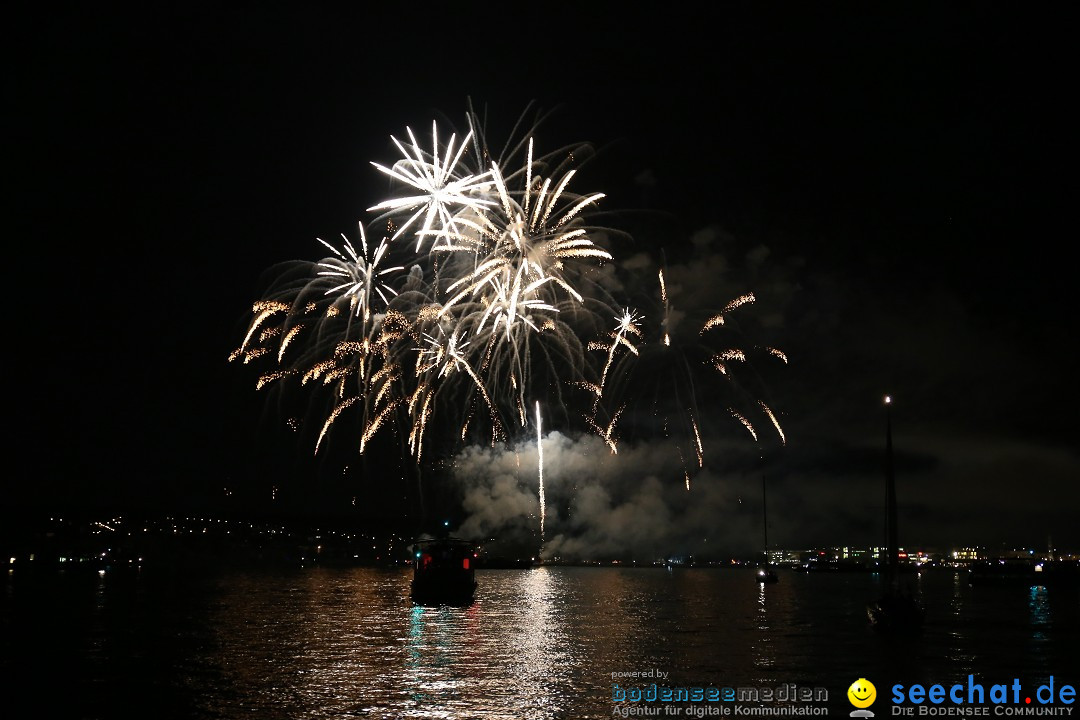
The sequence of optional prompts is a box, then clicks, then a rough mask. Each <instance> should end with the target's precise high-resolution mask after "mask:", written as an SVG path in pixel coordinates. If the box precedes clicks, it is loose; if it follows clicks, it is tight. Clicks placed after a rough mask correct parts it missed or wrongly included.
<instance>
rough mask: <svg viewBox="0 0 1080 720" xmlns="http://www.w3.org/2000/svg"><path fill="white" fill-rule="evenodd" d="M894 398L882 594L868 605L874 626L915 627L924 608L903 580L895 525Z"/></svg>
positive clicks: (888, 418) (888, 419)
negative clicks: (901, 579) (901, 581)
mask: <svg viewBox="0 0 1080 720" xmlns="http://www.w3.org/2000/svg"><path fill="white" fill-rule="evenodd" d="M891 404H892V398H890V397H886V398H885V538H886V541H885V565H884V567H883V569H882V573H881V580H882V583H881V584H882V592H881V597H879V598H877V599H876V600H872V601H871V602H869V603H868V604H867V606H866V615H867V617H868V618H869V619H870V624H871V625H873V626H874V628H875V629H877V630H881V631H885V632H903V631H912V630H916V629H918V628H921V627H922V624H923V617H924V615H925V612H924V610H923V607H922V605H920V604H919V602H918V600H916V599H915V596H914V595H913V594H912V593H911V592H909V591H908V590H907V589H906V588H905V587H902V586H901V584H900V540H899V533H898V532H897V527H896V477H895V474H894V472H893V447H892V414H891V413H890V412H889V408H890V406H891Z"/></svg>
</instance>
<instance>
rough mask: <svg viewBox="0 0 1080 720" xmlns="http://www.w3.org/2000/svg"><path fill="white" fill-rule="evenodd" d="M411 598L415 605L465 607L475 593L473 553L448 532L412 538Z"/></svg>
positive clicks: (472, 599) (468, 545) (467, 545)
mask: <svg viewBox="0 0 1080 720" xmlns="http://www.w3.org/2000/svg"><path fill="white" fill-rule="evenodd" d="M412 550H413V560H412V562H413V577H412V583H411V586H410V589H411V596H412V601H413V602H414V603H416V604H417V605H450V606H455V607H466V606H468V605H471V604H472V603H473V601H474V600H475V596H476V573H475V563H476V553H475V552H474V551H473V547H472V545H471V544H470V543H468V542H466V541H465V540H462V539H460V538H457V537H454V536H452V535H450V534H449V533H443V534H440V535H439V536H438V537H432V536H430V535H424V536H421V537H419V538H417V539H416V540H415V541H414V542H413V546H412Z"/></svg>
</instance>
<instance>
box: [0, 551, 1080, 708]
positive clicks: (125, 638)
mask: <svg viewBox="0 0 1080 720" xmlns="http://www.w3.org/2000/svg"><path fill="white" fill-rule="evenodd" d="M477 579H478V581H479V583H480V587H479V590H478V594H477V601H476V603H475V604H474V605H473V606H471V607H469V608H464V609H460V608H421V607H414V606H412V605H411V603H410V602H409V600H408V584H409V573H408V572H407V571H405V570H381V569H370V568H349V569H329V568H308V569H300V570H289V571H284V570H258V571H237V570H229V571H222V570H216V571H212V572H211V571H205V572H192V571H187V572H179V571H163V570H160V569H159V570H149V569H144V570H141V571H134V570H132V571H125V572H115V573H113V572H110V573H106V574H104V575H98V574H96V573H70V572H69V573H59V572H54V573H45V574H38V575H34V576H25V575H20V574H18V573H16V572H9V573H8V575H7V579H6V584H5V588H4V591H3V606H2V609H3V612H2V622H3V625H2V630H3V667H2V675H3V685H4V686H5V690H4V699H5V701H6V704H8V706H9V707H19V706H20V705H22V706H23V707H25V708H27V710H28V712H27V714H26V715H25V716H26V717H56V718H114V717H146V718H227V719H230V720H232V719H234V718H259V719H260V720H262V719H268V718H270V719H273V718H338V717H425V718H429V717H430V718H584V717H597V718H599V717H611V716H612V713H613V709H614V708H615V707H616V704H615V703H613V701H612V692H613V690H612V685H613V683H615V682H618V683H619V684H620V687H625V686H626V685H627V684H631V685H642V686H646V687H647V685H648V683H649V682H652V681H650V680H645V679H642V680H632V679H631V680H626V679H621V678H620V679H616V680H613V678H612V673H617V672H618V673H622V672H633V671H648V670H659V671H662V672H665V673H670V675H669V677H668V678H667V679H666V680H663V681H661V684H667V685H669V686H710V685H711V686H717V687H743V686H773V687H774V686H779V685H781V684H786V683H795V684H797V685H798V686H800V687H810V688H813V687H824V688H826V689H827V690H828V693H829V703H828V706H829V708H830V715H831V716H834V717H837V716H843V717H846V716H847V715H848V713H849V711H850V710H852V707H851V705H850V704H849V703H848V702H847V699H846V695H845V693H846V691H847V688H848V686H849V685H850V684H851V683H852V682H853V681H854V680H856V679H858V678H860V677H865V678H868V679H870V680H871V681H872V682H873V683H874V684H875V685H876V686H877V689H878V694H879V697H880V698H882V699H881V700H879V701H878V704H877V705H876V706H875V708H874V709H876V710H879V712H878V716H879V717H884V716H887V715H888V706H887V705H886V704H885V702H886V700H885V698H887V697H888V695H889V688H890V687H891V686H892V685H893V684H894V683H898V682H902V683H905V684H910V683H915V682H918V683H923V684H926V685H930V684H934V683H941V684H944V685H946V686H948V685H950V684H952V683H956V682H961V683H965V682H967V676H968V675H969V674H973V675H975V678H976V680H980V681H982V682H985V683H986V684H987V685H989V684H992V683H1006V684H1007V683H1011V682H1012V679H1013V678H1014V677H1015V678H1019V679H1020V681H1021V682H1022V683H1023V684H1024V686H1025V687H1026V688H1034V687H1036V686H1037V685H1038V684H1041V683H1044V682H1046V681H1047V680H1048V678H1049V677H1050V676H1051V675H1053V676H1055V680H1056V682H1057V683H1058V685H1059V686H1060V684H1061V683H1063V682H1069V683H1072V684H1073V685H1077V684H1080V682H1078V681H1080V674H1078V669H1080V598H1078V595H1077V591H1076V590H1075V589H1071V590H1070V589H1066V588H1060V589H1059V588H1049V589H1047V588H1041V587H1036V588H1028V587H1020V586H1014V587H971V586H969V585H968V584H967V580H966V575H965V574H963V573H956V572H953V571H947V570H935V571H931V572H929V573H926V574H924V575H922V576H921V577H920V579H919V580H918V589H919V592H920V593H921V596H922V599H923V601H924V603H925V604H926V606H927V608H928V616H927V624H926V627H925V628H924V629H923V631H922V632H921V633H919V634H915V635H910V636H906V637H900V638H888V637H881V636H879V635H878V634H876V633H875V632H874V631H873V630H872V629H871V628H870V627H869V626H868V624H867V622H866V616H865V611H864V607H865V603H866V601H867V600H869V599H871V598H872V597H874V595H875V592H876V589H877V577H876V576H874V575H869V574H818V573H810V574H803V573H794V572H788V571H782V572H781V579H780V582H779V583H778V584H776V585H770V586H767V587H764V588H762V587H761V586H759V585H757V584H756V583H755V582H754V579H753V575H752V573H751V571H750V570H746V569H712V568H708V569H707V568H676V569H670V570H669V569H664V568H616V567H602V568H600V567H580V568H578V567H540V568H535V569H531V570H486V571H478V572H477ZM6 714H7V716H8V717H13V715H11V714H10V713H6ZM1076 714H1077V716H1078V717H1080V712H1077V713H1076Z"/></svg>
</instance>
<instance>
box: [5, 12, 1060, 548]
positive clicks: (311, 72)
mask: <svg viewBox="0 0 1080 720" xmlns="http://www.w3.org/2000/svg"><path fill="white" fill-rule="evenodd" d="M364 5H365V6H366V5H368V4H364ZM758 5H759V4H743V5H734V6H732V5H727V6H720V7H717V8H712V9H710V10H707V11H706V10H691V9H687V10H682V11H679V12H677V13H676V12H673V13H671V14H670V15H664V16H654V15H633V14H631V13H630V12H629V11H628V10H627V9H626V8H627V7H629V6H626V5H619V4H612V5H610V6H590V5H581V4H576V5H575V4H571V5H566V6H558V7H548V6H544V9H543V10H541V9H539V8H537V9H535V10H521V11H508V10H507V9H506V8H507V7H508V6H507V5H506V4H503V5H498V6H493V5H490V4H489V5H476V6H472V7H468V8H462V9H459V7H458V6H456V5H448V6H445V9H440V10H438V11H435V12H431V13H429V12H427V11H424V12H420V11H416V14H410V9H409V8H408V7H407V6H404V5H394V4H388V5H385V6H382V7H364V9H363V10H359V9H358V10H356V11H353V12H348V13H344V14H342V13H340V12H337V11H330V10H327V9H325V8H320V7H314V8H307V7H305V8H299V7H294V8H292V9H280V8H279V9H255V6H251V7H250V8H245V9H235V10H222V9H215V10H213V11H198V10H191V9H183V10H181V9H172V10H167V11H166V10H160V9H157V10H143V11H141V12H139V13H130V14H129V13H118V12H109V11H102V10H98V9H96V7H97V6H95V9H79V10H73V9H70V8H69V9H66V10H63V11H59V10H54V11H51V12H49V13H42V14H39V15H34V16H29V15H23V16H22V17H17V18H16V20H15V21H14V22H12V23H11V24H10V25H9V33H10V34H12V35H15V36H16V37H15V43H14V46H13V53H12V57H11V60H10V61H9V67H10V68H11V69H10V70H9V74H8V83H7V88H8V107H9V113H8V114H9V118H10V122H11V123H12V125H11V126H10V129H9V134H8V137H9V148H11V149H12V150H13V151H14V159H15V162H14V164H13V165H11V164H9V168H10V169H11V172H9V176H10V177H9V182H8V185H9V188H11V189H10V190H9V198H10V201H11V207H12V208H13V209H14V210H15V213H16V219H17V223H16V225H15V228H16V230H15V231H14V232H11V231H9V235H8V247H9V248H11V249H13V250H14V251H15V260H14V262H12V263H9V265H8V268H9V270H10V271H12V275H13V277H12V278H11V280H13V283H12V282H11V281H9V283H10V284H9V286H13V287H14V288H15V289H16V292H15V293H12V294H9V297H8V307H9V312H12V313H13V314H14V315H15V317H16V318H17V321H16V328H17V329H16V334H15V336H14V337H12V336H11V335H10V334H9V336H8V337H9V341H8V344H7V355H8V358H9V360H8V367H9V388H10V391H9V392H10V394H11V396H12V397H13V398H15V399H14V401H13V402H12V403H11V404H9V408H10V409H9V415H8V423H7V427H8V433H9V438H10V439H11V443H12V444H11V446H10V452H9V462H8V471H7V472H6V473H5V476H6V480H5V484H6V488H5V493H4V503H3V504H4V506H5V510H6V511H8V512H11V513H16V514H22V513H26V512H30V511H34V512H37V511H52V510H53V509H57V510H61V509H63V510H71V509H84V510H98V509H100V510H103V511H104V510H110V511H111V510H117V511H151V512H187V511H199V510H203V509H207V510H216V511H222V512H225V511H228V512H243V511H244V510H245V509H247V510H251V511H253V512H254V511H256V510H257V511H259V512H264V511H268V509H273V503H271V502H268V499H269V497H270V496H271V492H272V491H271V488H273V487H274V486H278V488H279V493H280V496H281V498H282V500H279V501H277V502H279V504H280V503H281V502H284V503H286V504H287V506H288V510H289V511H290V512H307V511H310V512H312V513H318V512H323V513H325V512H342V513H344V514H346V515H347V516H349V517H353V518H354V519H355V520H356V521H357V522H365V521H368V520H370V519H373V518H382V519H385V518H387V517H392V516H395V515H396V514H397V513H399V512H400V508H401V505H402V503H403V502H404V501H403V495H404V493H403V490H402V487H401V486H402V480H401V478H400V475H397V476H395V475H394V473H393V472H392V471H389V470H384V467H386V466H384V465H383V463H382V462H381V461H379V460H378V459H370V460H369V461H368V464H366V465H365V464H363V463H361V462H360V461H359V460H355V461H348V464H349V470H343V467H342V462H345V461H342V460H341V459H340V458H331V459H317V458H313V457H312V453H311V447H310V446H308V445H302V444H300V443H298V442H297V439H296V438H295V437H294V436H293V435H292V434H290V433H289V432H288V430H287V428H286V427H285V425H284V423H283V418H282V417H280V416H279V415H278V414H276V413H275V412H274V411H273V408H270V407H268V406H267V405H266V403H265V398H264V396H262V395H260V394H258V393H256V391H255V389H254V380H255V376H254V375H253V374H252V373H250V372H246V371H245V370H244V369H243V368H240V367H238V366H237V365H235V364H230V363H228V362H227V361H226V360H227V357H228V355H229V353H230V352H231V351H232V350H233V349H234V348H235V347H237V345H238V344H239V342H240V341H241V339H242V337H243V332H244V330H245V328H246V323H247V320H248V312H249V309H250V306H251V303H252V301H253V300H255V299H257V298H258V297H259V296H260V294H261V292H262V291H263V289H264V288H265V283H266V276H265V275H264V273H265V271H267V270H268V269H269V268H271V267H272V266H273V265H274V264H275V263H278V262H282V261H288V260H294V259H308V260H316V259H318V258H320V257H322V256H323V254H324V253H323V252H322V250H323V249H322V247H321V246H320V245H318V243H317V242H316V238H317V237H321V238H324V239H333V238H337V237H339V235H340V234H341V233H346V234H348V235H350V236H351V237H355V234H356V226H357V222H358V221H359V220H361V219H365V220H367V219H370V217H371V216H370V214H367V213H365V209H366V208H367V207H370V206H371V205H374V204H375V203H376V202H377V201H379V200H382V199H384V198H385V194H386V192H387V183H386V180H385V179H384V178H382V177H381V176H380V175H379V174H378V173H377V171H376V170H375V169H374V168H373V167H372V166H371V164H370V163H371V162H372V161H376V162H380V163H383V164H389V163H392V162H393V161H394V160H395V159H397V151H396V150H395V148H394V147H393V145H392V144H391V141H390V136H391V135H395V136H398V137H401V136H402V134H403V133H404V129H405V127H406V126H409V127H412V128H414V129H416V130H417V131H418V132H420V131H422V130H425V129H427V128H430V125H431V122H432V120H439V121H440V122H444V121H445V122H447V123H454V124H457V125H460V124H462V122H463V120H464V116H465V111H466V107H467V102H468V101H469V100H470V99H471V100H472V102H473V103H474V104H475V105H476V106H477V107H478V108H486V111H487V113H488V116H489V119H490V122H491V127H492V128H493V130H492V131H491V132H492V134H495V135H497V134H499V129H505V132H507V133H508V132H509V130H510V129H511V127H512V126H513V123H514V122H515V121H516V120H517V119H518V117H519V116H520V115H521V113H522V112H524V111H525V110H526V109H527V108H528V107H530V106H529V103H535V105H534V106H533V108H534V109H536V108H539V109H541V110H544V111H547V110H551V111H553V113H552V115H551V118H550V120H549V121H547V122H545V123H544V124H543V125H541V129H540V130H539V131H538V133H537V142H538V143H544V144H546V145H547V146H548V147H555V146H560V145H563V144H566V143H571V142H578V141H588V142H591V143H593V145H594V146H595V148H596V151H597V153H596V157H595V159H594V160H592V161H591V163H590V164H589V166H588V167H587V168H586V169H584V170H583V171H582V173H581V175H582V177H581V184H580V186H579V188H578V189H579V190H581V191H585V190H587V191H590V192H591V191H594V190H597V191H601V192H605V193H606V194H607V197H606V198H605V199H604V201H603V203H602V208H603V210H604V211H605V216H604V222H605V223H607V224H611V225H613V226H616V227H620V228H621V229H624V230H626V231H628V232H630V233H631V235H632V238H633V239H632V240H630V241H620V242H621V245H620V246H619V247H618V248H617V249H616V251H615V254H616V260H617V261H618V260H620V259H623V258H630V257H635V256H642V255H643V254H644V255H648V256H649V257H652V258H654V259H657V258H661V257H662V258H663V260H664V262H666V263H667V265H668V268H669V271H668V272H669V278H674V280H673V281H672V282H673V284H674V285H675V286H676V288H675V289H674V290H673V302H674V303H675V304H676V305H677V306H679V307H702V306H708V305H709V304H714V305H715V304H716V303H722V302H723V301H724V299H725V298H730V297H731V295H730V294H728V293H729V291H730V292H731V293H735V294H738V293H739V292H746V291H753V292H754V293H755V295H756V297H757V303H756V304H755V306H754V307H753V308H752V309H749V310H748V315H750V316H756V317H758V318H759V321H758V322H759V325H760V328H761V329H762V330H763V332H766V333H767V334H768V336H769V339H770V341H771V342H774V343H775V344H776V346H777V347H780V348H781V349H782V350H783V351H784V352H785V353H786V354H787V356H788V359H789V364H788V365H787V366H786V367H784V368H783V370H782V371H781V372H770V373H769V377H768V380H769V393H768V394H769V400H770V403H771V404H772V406H773V407H774V408H775V409H776V410H778V411H779V412H780V413H781V421H782V423H783V427H784V430H785V433H786V437H787V444H786V446H784V447H783V448H780V447H779V446H778V445H777V444H776V443H775V442H774V443H772V444H771V445H769V446H768V447H766V448H764V449H763V450H762V451H760V452H763V453H764V458H765V459H764V461H763V465H754V464H753V463H752V462H748V461H745V459H742V460H736V459H734V458H737V457H739V456H740V455H741V454H745V455H748V456H752V457H754V458H757V457H758V455H759V454H760V453H759V449H757V448H755V447H753V446H752V443H750V442H749V441H748V440H745V438H744V436H742V435H739V434H738V432H739V431H738V428H735V429H732V428H731V426H730V423H729V424H727V425H721V424H719V423H718V424H716V426H715V427H713V428H712V431H713V432H714V433H715V439H713V440H712V441H711V444H710V446H711V447H712V448H714V449H715V453H714V454H710V464H709V466H708V467H707V468H706V470H705V471H704V472H703V473H702V474H701V476H700V477H697V478H696V479H695V486H694V487H695V489H696V490H698V492H700V493H702V494H703V496H704V497H705V500H704V501H702V506H703V507H706V508H708V509H709V513H708V515H707V517H697V518H696V519H695V520H694V521H693V522H689V521H688V522H689V524H690V525H691V526H693V529H694V532H698V531H699V530H700V531H701V533H704V532H715V533H716V537H718V538H727V539H728V540H731V539H732V537H733V536H734V535H736V534H738V533H743V534H746V533H751V534H752V533H756V532H757V530H755V529H754V524H753V521H754V520H755V519H756V518H757V517H758V516H757V515H756V514H755V513H756V510H754V509H753V508H757V507H758V502H759V500H760V498H759V497H758V494H759V490H760V486H759V484H758V483H759V478H760V475H761V473H762V472H764V473H765V474H766V475H767V477H768V481H769V483H770V490H769V493H770V495H769V511H770V536H771V538H770V539H771V540H773V541H774V542H775V543H778V544H781V545H791V546H795V545H799V546H802V545H809V544H812V543H828V544H855V545H860V544H861V545H865V544H869V543H872V542H876V541H877V540H878V539H880V536H881V533H880V522H879V518H880V515H881V498H882V478H883V472H882V467H883V457H884V428H885V415H884V410H883V408H882V403H881V400H882V397H883V395H885V394H886V393H891V394H893V395H894V396H895V397H896V404H895V406H894V409H893V415H892V417H893V426H894V443H895V448H896V472H897V479H898V483H899V487H900V489H899V495H900V500H901V503H902V505H903V508H902V511H901V523H902V527H901V536H902V537H901V539H902V541H905V540H906V542H908V543H921V544H925V545H941V546H949V545H951V544H985V545H994V544H999V543H1008V544H1010V545H1012V544H1016V545H1025V544H1026V545H1031V546H1035V547H1045V544H1046V542H1047V536H1048V535H1052V536H1053V541H1054V543H1055V544H1057V545H1059V546H1062V547H1071V548H1073V549H1074V550H1076V549H1080V530H1078V527H1080V523H1077V522H1076V519H1077V512H1076V509H1075V508H1076V507H1077V506H1078V505H1080V490H1078V485H1077V481H1078V480H1080V459H1078V457H1077V450H1076V448H1077V444H1076V441H1075V439H1074V436H1075V430H1076V427H1077V422H1076V419H1075V417H1076V407H1077V400H1078V399H1080V398H1078V392H1077V390H1078V387H1077V381H1076V361H1075V357H1076V349H1077V340H1076V338H1075V322H1074V321H1073V320H1072V318H1073V307H1072V305H1073V292H1072V288H1073V287H1074V283H1073V280H1074V276H1075V270H1074V266H1073V262H1072V253H1071V250H1070V245H1071V243H1072V234H1073V230H1072V227H1071V222H1070V219H1071V218H1069V217H1067V216H1066V213H1065V207H1066V197H1067V195H1068V194H1069V192H1070V187H1071V184H1072V183H1069V182H1067V178H1068V177H1070V176H1071V170H1072V168H1073V167H1074V163H1073V159H1072V157H1071V146H1072V141H1071V131H1072V127H1071V125H1072V123H1070V122H1069V120H1070V119H1071V111H1070V110H1069V108H1070V106H1071V102H1070V100H1071V97H1070V96H1071V94H1072V92H1071V91H1069V90H1068V88H1069V87H1070V86H1071V83H1070V82H1068V81H1069V80H1071V73H1070V71H1069V67H1070V66H1071V65H1072V64H1073V63H1072V62H1071V61H1072V60H1073V58H1072V57H1071V55H1072V54H1073V50H1072V48H1073V47H1074V43H1073V42H1072V41H1071V40H1068V39H1066V38H1065V28H1066V26H1067V23H1065V22H1064V19H1063V18H1061V17H1055V12H1054V11H1051V10H1050V9H1048V7H1042V8H1039V9H1038V10H1035V9H1028V8H1024V9H1020V8H1019V6H1015V5H1012V6H1010V5H992V6H991V5H988V4H975V3H972V4H948V5H942V4H932V3H928V4H926V5H921V4H918V3H916V4H914V5H911V4H906V5H905V7H904V8H903V9H899V8H893V9H890V10H883V9H880V8H873V9H870V8H867V7H864V6H862V5H861V4H855V3H833V4H824V3H821V4H799V5H790V6H787V5H770V6H769V7H768V8H759V7H757V6H758ZM517 13H520V14H517ZM661 250H662V255H661ZM721 293H725V295H724V296H721ZM721 415H722V413H721ZM710 437H713V436H710ZM565 442H566V452H568V453H573V452H575V450H574V448H575V447H576V446H575V442H574V440H573V439H570V438H567V439H565ZM740 445H744V446H746V447H743V448H742V449H738V447H739V446H740ZM650 447H651V446H649V445H648V444H643V445H641V446H639V447H637V448H636V449H635V450H634V451H631V450H630V449H629V448H628V449H627V453H628V455H630V456H632V457H636V458H637V459H638V460H639V461H640V462H639V463H638V465H637V467H639V468H645V469H646V470H643V471H642V472H646V473H647V476H641V477H635V476H633V474H632V473H630V472H629V471H628V470H627V468H626V466H622V467H621V468H616V469H615V470H612V471H610V472H608V473H607V474H605V473H602V472H600V471H597V477H596V478H595V480H596V482H597V483H602V484H603V487H604V488H605V489H606V493H605V494H604V496H603V497H602V498H600V499H599V500H598V501H597V503H596V504H594V505H593V506H591V508H592V510H593V511H595V512H596V515H595V516H594V517H595V523H594V522H592V521H591V520H589V521H586V517H587V509H586V508H585V507H584V506H581V507H579V508H578V511H579V522H578V524H577V525H576V526H574V525H573V523H569V524H567V525H566V533H567V535H566V538H564V539H569V538H570V537H571V536H573V537H575V538H577V539H581V538H583V537H584V538H590V537H591V534H595V533H599V534H600V535H603V534H604V533H608V534H609V535H612V536H617V535H618V533H619V526H620V524H623V525H625V524H626V523H631V522H633V518H635V517H637V516H638V513H639V512H641V513H648V514H650V516H651V517H653V518H654V519H656V518H659V519H660V520H662V521H663V522H664V523H665V524H666V525H668V526H679V525H685V524H686V523H685V522H684V521H683V519H682V517H681V515H680V513H681V512H683V511H685V510H686V509H687V507H688V506H687V504H686V501H685V499H682V500H680V499H672V498H674V495H673V494H672V493H673V492H674V491H679V492H682V493H684V494H685V492H686V491H685V488H682V486H681V479H680V478H681V473H675V475H674V480H673V481H672V480H671V478H669V477H667V470H670V468H667V469H665V467H664V464H663V461H662V460H659V459H657V460H655V462H654V464H650V462H649V461H647V460H646V459H645V458H646V457H653V456H652V455H650ZM732 448H735V449H732ZM707 449H708V448H707ZM727 452H730V453H731V455H730V457H731V458H733V459H731V460H728V459H726V458H727V456H725V453H727ZM635 453H636V454H635ZM656 457H658V456H656ZM474 459H475V458H474ZM335 463H336V464H335ZM479 466H480V467H481V468H482V466H483V463H482V462H481V463H479ZM553 482H555V481H554V480H553ZM578 482H579V483H580V484H588V482H589V479H588V478H579V479H578ZM620 484H621V485H620ZM226 488H228V489H229V490H230V491H231V492H232V493H233V494H232V495H231V496H227V495H226V494H225V489H226ZM673 488H674V490H673ZM474 489H475V488H474ZM489 490H490V488H489ZM652 491H655V493H654V496H655V497H657V498H659V500H658V502H659V503H660V506H661V507H662V508H663V511H662V512H660V513H659V514H658V513H656V512H654V510H655V507H656V506H654V505H650V504H649V503H647V502H644V499H645V498H646V495H647V494H648V493H649V492H652ZM480 492H481V494H482V492H484V491H483V489H481V490H480ZM353 497H355V498H357V505H353V504H352V502H351V498H353ZM594 500H596V498H594ZM650 508H652V509H651V510H650ZM474 514H475V512H474ZM489 520H490V523H489V525H488V526H485V529H492V528H495V525H494V523H496V519H495V518H494V517H492V518H489ZM710 528H713V529H710ZM496 529H497V528H496ZM656 533H657V534H656V535H655V536H653V538H652V539H653V540H655V541H656V542H660V543H662V542H663V540H664V535H663V530H657V531H656ZM701 533H699V534H701ZM600 535H596V536H595V537H591V539H590V542H602V541H603V540H602V539H601V538H600ZM605 537H608V536H607V535H605ZM756 541H757V536H756V535H754V537H753V542H756Z"/></svg>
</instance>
